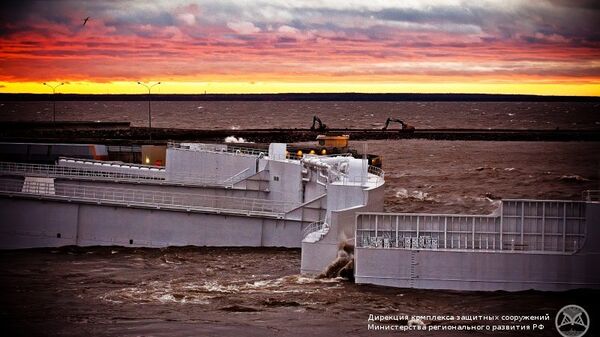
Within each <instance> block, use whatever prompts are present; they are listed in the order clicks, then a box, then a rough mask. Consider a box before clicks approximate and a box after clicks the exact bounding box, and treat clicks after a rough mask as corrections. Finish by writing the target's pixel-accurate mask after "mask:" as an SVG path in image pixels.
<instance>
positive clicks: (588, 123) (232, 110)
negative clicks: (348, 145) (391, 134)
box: [0, 101, 600, 129]
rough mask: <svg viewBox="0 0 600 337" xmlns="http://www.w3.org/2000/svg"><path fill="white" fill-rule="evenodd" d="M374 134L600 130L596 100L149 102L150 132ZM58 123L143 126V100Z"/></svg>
mask: <svg viewBox="0 0 600 337" xmlns="http://www.w3.org/2000/svg"><path fill="white" fill-rule="evenodd" d="M313 115H318V116H320V117H321V119H322V120H323V122H324V123H326V124H327V125H329V126H330V127H333V128H371V127H373V128H380V127H381V126H382V125H383V123H384V122H385V120H386V119H387V118H388V117H390V116H392V117H397V118H400V119H402V120H404V121H406V122H407V123H409V124H411V125H414V126H416V127H417V128H423V129H426V128H507V129H555V128H557V127H558V128H561V129H600V103H597V102H587V103H586V102H564V103H561V102H212V101H206V102H202V101H189V102H185V101H183V102H181V101H177V102H168V101H157V102H152V125H153V126H155V127H173V128H197V129H228V128H231V129H235V128H275V127H276V128H307V127H309V126H310V125H311V123H312V116H313ZM56 116H57V117H56V118H57V120H77V121H87V120H100V121H119V122H120V121H130V122H132V123H133V125H137V126H146V125H148V104H147V102H143V101H142V102H132V101H101V102H60V101H59V102H57V103H56ZM6 120H46V121H48V120H52V102H0V121H6Z"/></svg>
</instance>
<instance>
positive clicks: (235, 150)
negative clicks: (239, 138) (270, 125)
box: [167, 142, 269, 156]
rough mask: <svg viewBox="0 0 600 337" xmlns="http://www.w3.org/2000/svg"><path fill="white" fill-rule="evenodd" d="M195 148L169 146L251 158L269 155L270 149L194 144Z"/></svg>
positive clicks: (169, 144)
mask: <svg viewBox="0 0 600 337" xmlns="http://www.w3.org/2000/svg"><path fill="white" fill-rule="evenodd" d="M193 145H194V146H193V147H192V146H189V145H185V144H181V143H173V142H169V143H168V144H167V146H168V147H169V148H174V149H180V150H185V151H196V152H213V153H231V154H237V155H239V154H242V155H251V156H260V155H261V154H263V155H267V154H268V153H269V150H268V149H257V148H251V147H242V146H232V145H219V146H218V145H217V144H203V143H194V144H193Z"/></svg>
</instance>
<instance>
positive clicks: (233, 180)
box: [223, 167, 254, 186]
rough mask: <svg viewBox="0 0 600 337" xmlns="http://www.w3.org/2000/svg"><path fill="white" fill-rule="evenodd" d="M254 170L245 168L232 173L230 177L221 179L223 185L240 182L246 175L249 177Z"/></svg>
mask: <svg viewBox="0 0 600 337" xmlns="http://www.w3.org/2000/svg"><path fill="white" fill-rule="evenodd" d="M253 174H254V172H253V171H251V170H250V168H249V167H248V168H246V169H243V170H242V171H240V172H238V173H236V174H234V175H232V176H231V177H229V178H227V179H225V180H223V185H231V186H233V184H235V183H237V182H240V181H242V180H244V179H246V178H248V177H250V176H251V175H253Z"/></svg>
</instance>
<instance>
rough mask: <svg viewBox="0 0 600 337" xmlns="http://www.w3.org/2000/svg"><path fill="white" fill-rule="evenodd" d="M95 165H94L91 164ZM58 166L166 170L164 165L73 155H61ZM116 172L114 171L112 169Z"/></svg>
mask: <svg viewBox="0 0 600 337" xmlns="http://www.w3.org/2000/svg"><path fill="white" fill-rule="evenodd" d="M91 165H93V166H91ZM58 166H64V167H74V168H87V167H93V168H94V169H100V170H101V169H107V170H111V169H113V170H114V169H137V170H149V171H152V172H164V170H165V168H164V167H163V166H155V165H144V164H134V163H124V162H120V161H107V160H96V159H80V158H72V157H59V158H58ZM111 172H114V171H111Z"/></svg>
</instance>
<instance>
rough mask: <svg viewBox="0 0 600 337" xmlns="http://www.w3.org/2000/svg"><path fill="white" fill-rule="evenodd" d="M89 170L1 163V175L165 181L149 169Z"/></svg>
mask: <svg viewBox="0 0 600 337" xmlns="http://www.w3.org/2000/svg"><path fill="white" fill-rule="evenodd" d="M89 166H90V168H89V169H82V168H78V167H69V166H59V165H45V164H26V163H10V162H0V174H14V175H23V176H36V177H50V178H58V177H69V178H96V179H109V180H113V179H128V180H164V178H165V176H164V171H161V170H158V169H157V170H156V171H153V170H151V169H149V168H140V169H139V170H138V172H131V173H130V172H127V173H125V172H110V171H102V170H99V169H96V168H99V167H102V166H101V165H94V164H91V165H89Z"/></svg>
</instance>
